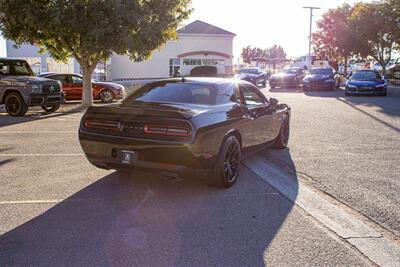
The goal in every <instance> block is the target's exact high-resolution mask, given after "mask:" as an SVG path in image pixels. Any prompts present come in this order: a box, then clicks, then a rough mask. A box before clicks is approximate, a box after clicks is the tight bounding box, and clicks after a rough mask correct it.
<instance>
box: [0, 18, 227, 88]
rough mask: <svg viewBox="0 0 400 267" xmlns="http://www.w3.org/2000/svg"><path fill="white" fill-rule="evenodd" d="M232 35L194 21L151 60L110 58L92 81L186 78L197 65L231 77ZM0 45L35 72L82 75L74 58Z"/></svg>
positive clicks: (126, 57) (8, 41) (27, 45)
mask: <svg viewBox="0 0 400 267" xmlns="http://www.w3.org/2000/svg"><path fill="white" fill-rule="evenodd" d="M234 36H235V34H233V33H231V32H228V31H226V30H223V29H220V28H218V27H215V26H213V25H210V24H208V23H205V22H202V21H199V20H197V21H195V22H193V23H190V24H189V25H187V26H185V27H183V28H181V29H179V30H178V39H177V40H171V41H168V42H167V43H166V44H165V45H164V46H163V47H161V48H160V49H159V50H156V51H154V52H153V54H152V57H151V59H150V60H147V61H144V62H133V61H131V60H130V59H129V57H128V56H118V55H115V56H112V57H111V60H110V61H111V65H109V62H107V63H106V64H107V66H105V65H106V64H105V63H101V64H98V66H97V68H96V70H95V71H94V74H93V78H95V79H99V80H103V79H105V78H107V80H115V81H118V80H119V81H122V80H136V79H139V80H140V79H149V78H150V79H157V78H167V77H171V76H174V75H177V74H181V75H189V74H190V71H191V70H192V69H193V68H194V67H197V66H215V67H216V68H217V74H218V75H220V76H225V75H231V74H232V72H233V71H232V69H233V68H232V59H233V56H232V54H233V47H232V46H233V38H234ZM0 41H1V40H0ZM0 44H1V43H0ZM3 46H5V47H4V50H5V53H6V55H5V56H7V57H12V58H22V59H25V60H27V61H28V63H29V64H30V65H31V67H32V69H33V71H34V72H35V73H42V72H64V73H81V68H80V65H79V64H78V62H77V61H76V60H75V59H73V58H71V59H69V60H68V62H66V63H63V62H57V61H56V60H54V59H53V58H52V57H51V56H50V55H49V54H48V53H44V54H40V53H39V48H38V47H36V46H34V45H29V44H24V45H21V46H20V47H18V48H16V47H15V43H14V42H13V41H10V40H7V41H6V43H5V44H4V42H3ZM106 73H107V75H106ZM105 76H107V77H105Z"/></svg>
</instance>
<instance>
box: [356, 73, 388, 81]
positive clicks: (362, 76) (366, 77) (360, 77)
mask: <svg viewBox="0 0 400 267" xmlns="http://www.w3.org/2000/svg"><path fill="white" fill-rule="evenodd" d="M350 79H351V80H355V81H374V80H381V79H382V76H381V75H380V74H379V73H378V72H375V71H357V72H355V73H353V75H351V78H350Z"/></svg>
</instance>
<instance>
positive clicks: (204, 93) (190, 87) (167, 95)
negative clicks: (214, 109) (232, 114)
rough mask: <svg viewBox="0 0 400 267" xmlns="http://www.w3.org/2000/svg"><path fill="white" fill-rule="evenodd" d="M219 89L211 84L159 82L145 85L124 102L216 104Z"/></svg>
mask: <svg viewBox="0 0 400 267" xmlns="http://www.w3.org/2000/svg"><path fill="white" fill-rule="evenodd" d="M217 91H218V89H217V88H216V87H215V86H213V85H211V84H200V83H182V82H167V83H165V82H158V83H151V84H148V85H145V86H143V87H142V88H140V89H139V90H137V91H136V92H135V93H133V94H132V95H130V96H129V97H128V98H127V99H126V100H124V103H126V104H128V103H133V102H135V101H141V102H160V103H184V104H200V105H214V104H215V103H216V98H217Z"/></svg>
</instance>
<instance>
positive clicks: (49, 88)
mask: <svg viewBox="0 0 400 267" xmlns="http://www.w3.org/2000/svg"><path fill="white" fill-rule="evenodd" d="M59 92H60V86H59V85H58V84H44V85H43V93H45V94H53V93H59Z"/></svg>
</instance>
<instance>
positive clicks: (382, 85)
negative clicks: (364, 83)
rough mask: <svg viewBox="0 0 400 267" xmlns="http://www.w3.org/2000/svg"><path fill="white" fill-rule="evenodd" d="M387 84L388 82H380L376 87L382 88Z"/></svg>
mask: <svg viewBox="0 0 400 267" xmlns="http://www.w3.org/2000/svg"><path fill="white" fill-rule="evenodd" d="M385 86H386V84H378V85H377V86H375V87H376V88H382V87H385Z"/></svg>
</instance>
